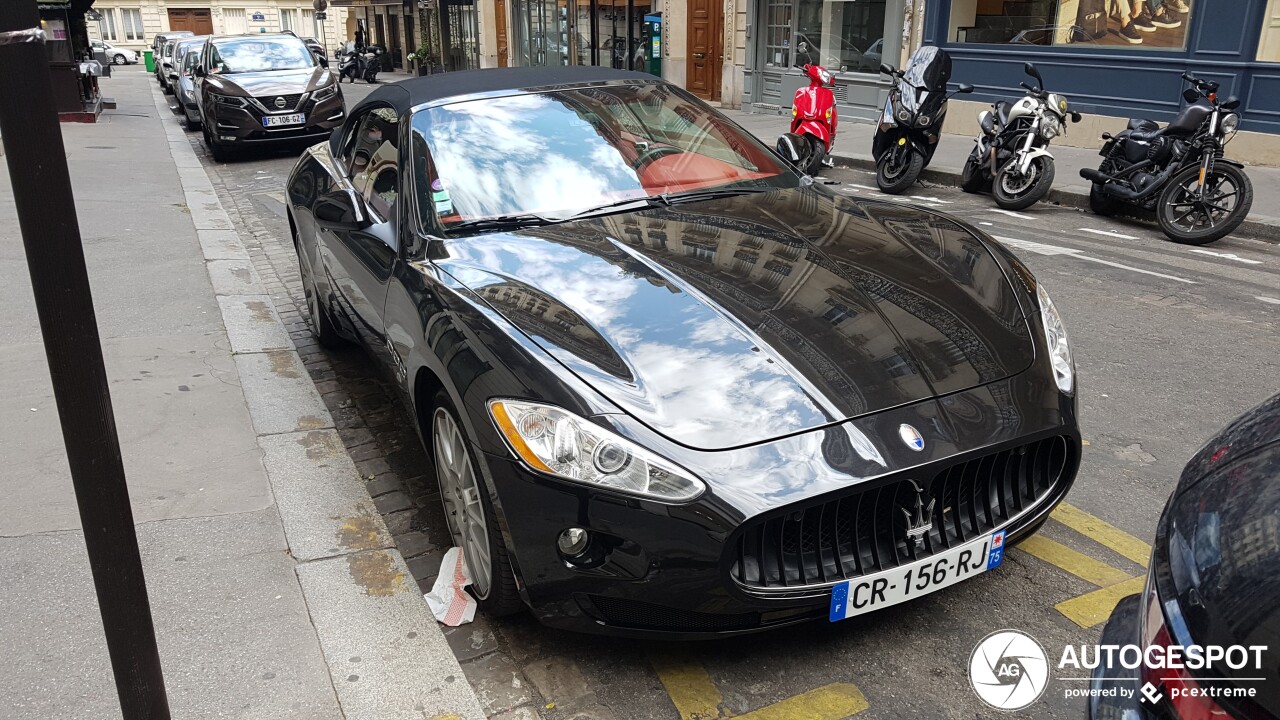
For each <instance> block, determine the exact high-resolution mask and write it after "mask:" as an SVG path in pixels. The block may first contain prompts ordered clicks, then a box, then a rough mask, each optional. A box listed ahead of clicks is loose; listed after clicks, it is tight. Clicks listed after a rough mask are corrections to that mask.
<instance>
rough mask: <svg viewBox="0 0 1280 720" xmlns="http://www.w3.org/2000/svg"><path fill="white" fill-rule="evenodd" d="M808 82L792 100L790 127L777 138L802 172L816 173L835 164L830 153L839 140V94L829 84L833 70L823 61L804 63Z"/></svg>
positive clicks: (783, 153) (780, 147)
mask: <svg viewBox="0 0 1280 720" xmlns="http://www.w3.org/2000/svg"><path fill="white" fill-rule="evenodd" d="M804 74H805V76H806V77H808V78H809V85H808V86H806V87H802V88H800V89H799V90H796V94H795V97H794V98H792V101H791V130H790V131H788V132H786V133H784V134H783V135H782V137H780V138H778V146H777V150H778V154H779V155H781V156H782V157H784V158H786V159H787V160H790V161H791V164H792V165H794V166H795V167H796V168H797V169H799V170H800V172H802V173H804V174H806V175H815V174H817V172H818V168H820V167H822V166H823V165H826V166H827V167H832V166H833V165H834V164H835V163H833V162H831V161H830V160H829V159H828V158H827V155H828V154H829V153H830V152H831V146H832V145H833V144H834V143H835V141H836V124H837V123H838V122H839V119H840V118H839V115H838V114H837V112H836V96H835V93H833V92H831V88H829V87H827V86H828V85H830V84H831V73H830V72H828V71H827V69H826V68H824V67H822V66H821V65H805V66H804Z"/></svg>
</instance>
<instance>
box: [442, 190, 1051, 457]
mask: <svg viewBox="0 0 1280 720" xmlns="http://www.w3.org/2000/svg"><path fill="white" fill-rule="evenodd" d="M446 251H447V253H448V255H449V257H448V258H446V259H445V260H443V261H441V262H440V264H441V266H442V268H443V269H444V270H445V271H446V272H448V273H450V274H451V275H453V276H454V277H455V278H456V279H457V280H458V281H459V282H461V283H463V284H464V285H467V286H468V287H469V288H470V289H472V290H473V291H474V292H476V293H477V294H478V295H479V296H480V297H482V298H483V299H484V300H485V301H486V302H488V303H489V304H490V305H491V306H492V307H493V308H495V309H496V310H497V311H498V312H500V313H502V315H503V316H504V317H505V318H507V320H509V321H510V322H511V323H512V324H514V325H516V326H517V327H519V328H520V329H521V330H522V331H523V332H525V333H526V334H527V335H529V336H530V337H531V338H533V340H534V341H535V342H537V343H538V344H539V345H540V346H541V347H542V348H543V349H545V350H546V351H547V352H548V353H550V354H551V355H552V356H554V357H555V358H556V359H557V360H559V361H560V362H561V363H563V364H564V365H565V366H567V367H568V368H569V369H571V370H572V371H573V372H574V373H575V374H577V375H578V376H579V377H581V378H582V379H583V380H584V381H586V382H587V383H589V384H590V385H591V386H592V387H593V388H594V389H596V390H597V391H598V392H600V393H601V394H602V395H604V396H606V397H607V398H609V399H610V400H611V401H612V402H614V403H615V404H616V405H618V407H620V408H621V409H622V410H623V411H625V412H626V413H628V414H630V415H632V416H633V417H635V418H636V419H638V420H639V421H641V422H643V423H645V424H646V425H648V426H649V427H651V428H653V429H654V430H655V431H657V432H659V433H662V434H663V435H664V436H666V437H667V438H669V439H670V440H672V441H674V442H677V443H680V444H682V445H685V446H688V447H692V448H697V449H701V450H719V449H727V448H732V447H741V446H745V445H751V444H755V443H760V442H764V441H767V440H771V439H775V438H778V437H783V436H786V435H791V434H794V433H799V432H803V431H806V430H810V429H813V428H817V427H821V426H823V425H827V424H831V423H834V422H839V421H843V420H846V419H850V418H854V417H858V416H861V415H866V414H869V413H874V412H878V411H881V410H884V409H887V408H891V407H896V406H900V405H905V404H909V403H913V402H917V401H920V400H922V399H927V398H930V397H936V396H938V395H940V394H946V393H951V392H956V391H959V390H964V389H967V388H970V387H973V386H976V385H981V384H985V383H989V382H993V381H995V380H999V379H1001V378H1004V377H1008V376H1009V375H1012V374H1015V373H1017V372H1020V371H1021V370H1023V369H1025V368H1027V367H1028V366H1029V365H1030V364H1031V362H1032V360H1033V359H1034V356H1035V351H1034V347H1033V345H1032V339H1031V334H1030V332H1029V331H1028V326H1027V323H1026V321H1025V319H1024V317H1023V313H1022V310H1021V306H1020V304H1019V301H1018V297H1017V294H1016V291H1015V290H1014V288H1013V287H1011V286H1010V284H1009V282H1008V281H1007V280H1006V278H1005V276H1004V274H1003V271H1002V269H1001V266H1000V265H999V264H998V263H997V262H996V260H995V259H994V258H993V257H992V255H991V253H990V252H989V251H988V250H987V248H986V246H985V245H983V244H982V243H981V242H980V241H979V240H977V239H975V238H974V237H973V235H971V234H970V233H969V232H967V231H966V230H965V229H964V228H962V227H961V226H959V225H958V224H957V223H955V222H953V221H951V220H948V219H945V218H942V217H939V216H937V215H934V214H930V213H926V212H923V211H920V210H916V209H913V208H907V207H902V206H899V205H889V204H881V203H861V202H857V201H854V200H851V199H848V198H844V197H839V196H835V195H833V194H830V193H828V192H826V191H825V190H818V189H814V188H808V189H789V190H780V191H778V192H775V193H769V194H766V195H751V196H744V197H736V198H730V199H725V200H713V201H707V202H701V203H691V204H688V205H677V206H674V207H670V208H656V209H652V210H645V211H643V212H636V213H626V214H621V215H612V216H608V217H604V218H598V219H591V220H583V221H579V222H575V223H566V224H560V225H552V226H547V227H541V228H531V229H528V230H524V231H520V232H515V233H493V234H487V235H480V236H474V237H467V238H464V239H459V240H457V241H451V242H450V243H449V244H448V246H447V247H446Z"/></svg>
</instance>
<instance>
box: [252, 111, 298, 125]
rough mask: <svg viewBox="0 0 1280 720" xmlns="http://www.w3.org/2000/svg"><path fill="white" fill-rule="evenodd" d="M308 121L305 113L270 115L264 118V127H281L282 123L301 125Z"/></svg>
mask: <svg viewBox="0 0 1280 720" xmlns="http://www.w3.org/2000/svg"><path fill="white" fill-rule="evenodd" d="M306 121H307V116H306V115H305V114H303V113H294V114H292V115H268V116H267V117H264V118H262V127H280V126H281V125H301V124H302V123H304V122H306Z"/></svg>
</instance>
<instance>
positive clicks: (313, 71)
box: [205, 66, 333, 97]
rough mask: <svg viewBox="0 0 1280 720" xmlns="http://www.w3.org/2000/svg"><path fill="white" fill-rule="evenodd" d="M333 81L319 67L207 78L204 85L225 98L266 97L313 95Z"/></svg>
mask: <svg viewBox="0 0 1280 720" xmlns="http://www.w3.org/2000/svg"><path fill="white" fill-rule="evenodd" d="M332 78H333V74H332V73H330V72H329V69H328V68H325V67H320V66H316V67H314V68H304V69H302V70H272V71H270V72H255V73H231V74H229V75H208V76H206V78H205V82H206V83H207V84H208V85H209V88H210V89H212V90H214V91H216V92H218V93H220V94H222V95H239V96H242V97H264V96H271V95H296V94H298V93H304V92H311V91H313V90H317V89H319V88H321V87H324V86H325V85H328V84H330V83H331V82H332V81H333V80H332Z"/></svg>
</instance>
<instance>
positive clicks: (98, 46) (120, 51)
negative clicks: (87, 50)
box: [89, 40, 138, 65]
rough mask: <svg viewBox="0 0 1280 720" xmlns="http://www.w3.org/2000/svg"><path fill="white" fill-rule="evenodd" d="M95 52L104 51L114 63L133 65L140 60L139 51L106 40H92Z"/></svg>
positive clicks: (110, 61) (109, 60) (108, 60)
mask: <svg viewBox="0 0 1280 720" xmlns="http://www.w3.org/2000/svg"><path fill="white" fill-rule="evenodd" d="M89 44H90V45H92V46H93V52H94V54H95V55H96V54H98V53H102V54H103V55H105V56H106V58H107V62H109V63H111V64H112V65H133V64H134V63H136V62H138V53H137V52H136V51H134V50H130V49H129V48H125V47H116V46H115V45H112V44H111V43H109V42H107V41H105V40H90V41H89Z"/></svg>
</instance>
